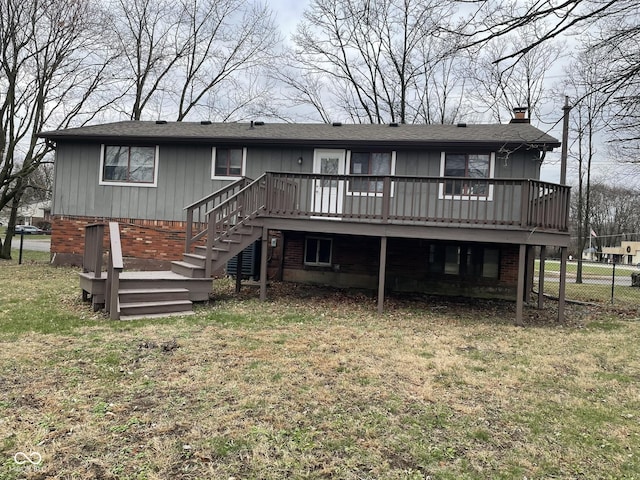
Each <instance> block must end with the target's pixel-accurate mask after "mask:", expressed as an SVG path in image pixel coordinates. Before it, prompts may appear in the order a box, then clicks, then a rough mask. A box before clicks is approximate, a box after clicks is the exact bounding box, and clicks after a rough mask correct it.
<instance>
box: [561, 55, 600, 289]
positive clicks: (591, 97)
mask: <svg viewBox="0 0 640 480" xmlns="http://www.w3.org/2000/svg"><path fill="white" fill-rule="evenodd" d="M601 64H602V59H600V58H599V57H597V56H596V55H594V53H593V52H590V51H584V52H582V53H581V55H580V56H579V57H578V58H577V59H576V60H575V61H574V62H572V64H571V65H570V66H569V77H568V83H567V87H566V88H568V89H571V90H572V91H573V92H574V97H575V98H577V101H576V103H575V105H574V106H573V109H572V122H573V128H572V131H573V132H575V138H574V139H573V141H574V145H573V148H571V153H570V157H572V158H573V159H574V160H575V165H576V177H577V181H578V189H577V191H576V192H574V195H576V208H575V212H574V214H575V220H574V223H575V225H576V236H577V240H578V253H579V256H578V269H577V273H576V283H582V252H583V251H584V249H585V247H586V244H587V241H588V240H589V239H590V238H591V231H592V230H593V228H592V225H591V173H592V165H593V163H594V159H595V158H596V157H597V155H598V151H597V148H596V142H595V140H596V136H597V135H598V133H599V132H600V131H602V130H603V129H604V127H605V123H604V120H603V117H602V112H603V109H604V107H605V105H606V102H607V97H606V96H604V95H602V94H600V93H599V92H597V91H596V90H595V89H594V83H595V82H597V79H598V75H599V70H600V68H601Z"/></svg>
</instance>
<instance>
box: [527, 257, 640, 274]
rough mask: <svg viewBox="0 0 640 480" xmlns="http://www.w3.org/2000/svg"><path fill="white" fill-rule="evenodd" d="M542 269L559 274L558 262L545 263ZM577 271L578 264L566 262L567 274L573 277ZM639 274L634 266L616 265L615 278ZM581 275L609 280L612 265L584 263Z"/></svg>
mask: <svg viewBox="0 0 640 480" xmlns="http://www.w3.org/2000/svg"><path fill="white" fill-rule="evenodd" d="M544 269H545V271H546V272H549V273H551V272H556V273H558V272H560V262H559V261H547V262H545V266H544ZM535 270H536V273H537V272H538V271H539V270H540V260H536V266H535ZM577 270H578V262H576V261H571V262H567V274H569V275H575V274H576V272H577ZM634 272H635V273H640V268H638V267H636V266H635V265H616V272H615V275H616V277H618V276H620V277H628V276H629V275H631V274H632V273H634ZM582 274H583V275H586V276H602V277H608V278H610V277H611V276H612V275H613V265H611V264H606V263H590V262H584V263H583V264H582Z"/></svg>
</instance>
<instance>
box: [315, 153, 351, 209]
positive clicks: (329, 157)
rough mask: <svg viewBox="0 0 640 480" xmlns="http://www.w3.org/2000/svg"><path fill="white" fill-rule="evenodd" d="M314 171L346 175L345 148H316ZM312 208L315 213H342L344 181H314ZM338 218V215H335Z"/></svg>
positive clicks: (328, 179)
mask: <svg viewBox="0 0 640 480" xmlns="http://www.w3.org/2000/svg"><path fill="white" fill-rule="evenodd" d="M313 173H323V174H327V175H344V173H345V151H344V150H316V151H315V154H314V158H313ZM313 190H314V192H313V195H314V197H313V199H312V202H311V204H312V209H313V212H314V213H324V214H327V213H330V214H341V213H342V200H343V197H344V181H343V180H338V179H331V178H326V179H322V180H315V181H314V189H313ZM333 218H336V217H333Z"/></svg>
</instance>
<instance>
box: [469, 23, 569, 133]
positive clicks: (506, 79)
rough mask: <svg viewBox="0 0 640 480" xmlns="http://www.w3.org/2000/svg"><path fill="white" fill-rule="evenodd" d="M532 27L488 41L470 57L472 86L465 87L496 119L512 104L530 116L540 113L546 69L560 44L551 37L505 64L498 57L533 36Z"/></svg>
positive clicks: (507, 113)
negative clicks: (518, 58) (510, 62)
mask: <svg viewBox="0 0 640 480" xmlns="http://www.w3.org/2000/svg"><path fill="white" fill-rule="evenodd" d="M533 33H534V32H533V28H532V27H523V29H522V30H521V31H519V32H517V33H515V34H511V35H508V36H505V37H504V38H501V39H498V40H493V41H490V42H488V43H487V44H486V45H485V46H484V47H483V48H482V49H481V50H480V51H479V52H478V54H477V55H475V56H473V57H472V61H471V62H470V64H469V66H468V69H467V76H468V78H469V79H470V81H471V84H472V86H473V88H471V89H469V90H468V93H469V94H470V97H471V98H472V99H473V103H474V105H476V106H477V108H480V109H483V110H485V111H489V112H491V117H492V119H493V120H495V121H497V122H500V123H502V122H504V121H505V120H507V121H508V119H510V118H511V115H512V112H513V109H514V108H515V107H526V108H527V110H528V112H529V116H530V117H531V118H532V119H536V118H539V117H540V106H541V103H542V102H543V101H544V100H545V97H546V95H545V93H548V90H547V89H546V88H545V87H546V85H545V82H546V78H547V75H548V72H549V70H550V69H551V67H552V66H553V64H554V63H555V62H556V61H557V60H558V58H559V57H560V54H561V49H562V44H561V43H560V42H556V41H550V42H547V43H544V44H540V45H537V46H536V47H534V48H532V49H530V50H528V51H527V52H526V53H524V54H523V55H522V57H521V58H520V61H518V62H517V63H515V64H512V65H510V66H509V67H507V66H506V65H504V64H503V63H497V60H498V59H500V58H503V57H504V56H505V55H506V54H507V52H508V51H509V50H512V49H514V48H515V49H521V48H523V47H524V46H525V45H527V43H528V42H529V39H530V38H531V37H532V36H533Z"/></svg>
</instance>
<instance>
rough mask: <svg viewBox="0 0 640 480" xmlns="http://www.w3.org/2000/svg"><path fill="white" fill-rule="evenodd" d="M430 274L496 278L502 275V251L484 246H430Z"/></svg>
mask: <svg viewBox="0 0 640 480" xmlns="http://www.w3.org/2000/svg"><path fill="white" fill-rule="evenodd" d="M428 269H429V272H430V273H435V274H445V275H455V276H460V277H471V278H494V279H497V278H498V277H499V273H500V249H499V248H497V247H488V246H484V245H460V244H450V245H444V244H432V245H429V265H428Z"/></svg>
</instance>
